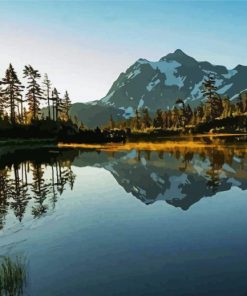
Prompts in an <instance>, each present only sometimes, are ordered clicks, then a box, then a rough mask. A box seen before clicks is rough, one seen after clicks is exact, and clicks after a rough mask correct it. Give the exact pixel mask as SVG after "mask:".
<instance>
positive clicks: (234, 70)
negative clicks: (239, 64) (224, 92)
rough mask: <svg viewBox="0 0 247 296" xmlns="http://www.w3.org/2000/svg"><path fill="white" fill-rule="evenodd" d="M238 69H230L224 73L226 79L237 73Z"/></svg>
mask: <svg viewBox="0 0 247 296" xmlns="http://www.w3.org/2000/svg"><path fill="white" fill-rule="evenodd" d="M237 73H238V71H237V70H236V69H232V70H228V73H227V74H222V76H223V77H225V78H226V79H231V78H232V77H233V76H234V75H236V74H237Z"/></svg>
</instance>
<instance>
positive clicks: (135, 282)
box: [0, 138, 247, 296]
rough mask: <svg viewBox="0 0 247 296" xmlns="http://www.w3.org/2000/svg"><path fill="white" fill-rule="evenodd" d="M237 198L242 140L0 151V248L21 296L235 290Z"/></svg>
mask: <svg viewBox="0 0 247 296" xmlns="http://www.w3.org/2000/svg"><path fill="white" fill-rule="evenodd" d="M237 140H239V141H237ZM1 149H2V150H1ZM246 193H247V144H246V142H244V141H241V139H240V138H238V139H234V141H233V140H231V141H230V140H227V139H209V138H204V139H198V140H193V141H189V140H188V141H166V142H162V143H160V142H158V143H132V144H128V143H127V144H126V145H119V146H116V145H108V146H102V147H76V146H74V147H60V148H57V147H49V146H48V147H43V148H33V149H25V148H22V147H18V149H11V148H8V147H4V148H0V255H1V256H10V257H12V258H15V256H23V257H24V258H25V260H26V262H27V264H26V268H27V272H28V281H27V287H26V288H25V292H24V295H31V296H44V295H46V296H50V295H52V296H56V295H57V296H63V295H70V296H75V295H83V296H98V295H99V296H118V295H119V296H120V295H121V296H122V295H123V296H125V295H128V296H139V295H142V296H144V295H148V296H150V295H169V296H181V295H183V296H198V295H200V296H204V295H205V296H206V295H211V296H212V295H213V296H214V295H215V296H216V295H217V296H219V295H224V296H226V295H231V296H232V295H241V296H244V295H247V282H246V277H247V264H246V262H247V194H246Z"/></svg>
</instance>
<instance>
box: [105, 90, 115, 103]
mask: <svg viewBox="0 0 247 296" xmlns="http://www.w3.org/2000/svg"><path fill="white" fill-rule="evenodd" d="M114 93H115V91H112V92H111V93H109V95H107V96H105V97H104V98H103V99H102V102H103V103H105V104H109V100H110V98H111V97H112V96H113V95H114Z"/></svg>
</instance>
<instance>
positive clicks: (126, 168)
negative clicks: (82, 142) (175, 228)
mask: <svg viewBox="0 0 247 296" xmlns="http://www.w3.org/2000/svg"><path fill="white" fill-rule="evenodd" d="M246 152H247V147H246V145H245V144H243V143H242V144H241V143H238V144H234V143H228V144H226V143H224V142H222V141H220V142H219V141H215V142H213V143H212V142H210V143H206V144H205V142H204V143H199V142H198V143H193V144H191V143H189V142H174V143H172V142H171V143H170V144H169V145H168V144H167V143H163V144H162V143H157V144H150V143H142V144H140V143H139V144H135V145H134V144H133V145H129V144H127V145H126V146H118V147H112V146H110V147H109V146H108V147H104V148H101V149H100V148H99V149H98V150H95V149H80V148H42V149H41V148H40V149H34V150H25V149H23V150H18V151H15V152H12V153H11V152H8V153H5V154H3V155H0V229H2V228H4V225H5V220H6V217H7V214H8V213H10V212H12V213H14V215H15V217H16V218H17V219H18V220H19V221H22V219H23V217H24V215H25V213H26V212H29V213H30V214H31V215H32V217H33V218H40V217H41V216H43V215H45V214H46V213H48V212H49V211H53V210H54V208H55V205H56V201H57V200H58V198H59V196H61V195H62V194H63V192H64V190H73V185H74V182H80V181H81V180H76V176H75V174H74V173H73V166H77V167H85V166H91V167H99V168H104V169H105V170H107V171H109V172H111V174H112V175H113V177H114V178H115V179H116V180H117V182H118V184H119V185H120V186H122V187H123V188H124V189H125V191H126V192H130V193H131V194H132V195H133V196H135V197H136V198H138V199H139V200H141V201H142V202H144V203H145V204H152V203H154V202H155V201H158V200H165V201H166V202H167V203H168V204H170V205H173V206H175V207H180V208H182V209H183V210H187V209H189V208H190V206H191V205H193V204H194V203H196V202H198V201H199V200H200V199H201V198H202V197H210V196H214V195H215V194H216V193H217V192H219V191H226V190H229V189H230V188H231V187H232V186H238V187H239V188H241V189H242V190H246V188H247V170H246V167H247V156H246ZM95 182H97V176H95Z"/></svg>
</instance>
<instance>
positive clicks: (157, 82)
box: [146, 79, 160, 91]
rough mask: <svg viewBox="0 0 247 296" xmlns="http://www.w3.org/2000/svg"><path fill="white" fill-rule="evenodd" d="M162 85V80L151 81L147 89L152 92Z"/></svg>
mask: <svg viewBox="0 0 247 296" xmlns="http://www.w3.org/2000/svg"><path fill="white" fill-rule="evenodd" d="M159 83H160V80H159V79H157V80H155V81H151V82H150V83H149V84H148V85H147V86H146V89H147V90H148V91H151V90H152V89H153V88H154V87H155V86H156V85H158V84H159Z"/></svg>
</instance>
